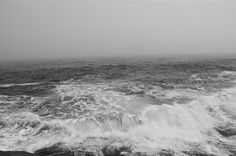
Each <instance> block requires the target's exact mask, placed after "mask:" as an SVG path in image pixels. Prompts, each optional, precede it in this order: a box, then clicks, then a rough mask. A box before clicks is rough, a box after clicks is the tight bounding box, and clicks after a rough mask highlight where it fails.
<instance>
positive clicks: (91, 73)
mask: <svg viewBox="0 0 236 156" xmlns="http://www.w3.org/2000/svg"><path fill="white" fill-rule="evenodd" d="M235 80H236V60H233V59H232V60H230V59H222V60H204V61H199V60H195V61H182V62H173V61H159V60H152V61H142V60H139V61H132V62H131V61H120V60H118V61H117V60H115V61H100V62H98V61H97V62H96V61H74V62H44V63H34V64H33V63H25V64H22V63H21V64H13V65H1V67H0V150H22V151H28V152H35V151H37V150H39V149H42V148H47V147H51V146H55V145H58V146H60V148H66V149H69V150H83V151H90V152H91V151H92V152H93V153H98V154H99V153H101V152H103V153H104V150H108V151H109V150H113V151H115V150H117V149H116V148H121V147H123V148H124V152H125V154H126V155H138V154H139V155H158V154H159V155H161V153H162V154H163V153H164V154H165V153H166V154H170V155H177V156H178V155H180V156H182V155H183V156H184V155H197V154H199V155H200V154H202V155H204V154H205V155H217V156H229V155H235V154H236V146H235V145H236V115H235V114H236V103H235V102H236V88H235ZM107 146H109V147H112V148H114V147H116V148H114V149H112V148H111V149H106V148H105V149H104V147H107ZM127 149H129V150H127ZM105 153H106V152H105Z"/></svg>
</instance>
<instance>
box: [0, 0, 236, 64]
mask: <svg viewBox="0 0 236 156" xmlns="http://www.w3.org/2000/svg"><path fill="white" fill-rule="evenodd" d="M235 38H236V3H235V1H233V0H231V1H230V0H205V1H204V0H189V1H183V0H182V1H181V0H172V1H171V0H168V1H163V0H162V1H160V0H151V1H144V0H127V1H124V0H123V1H122V0H120V1H119V0H110V1H108V0H107V1H104V0H103V1H102V0H88V1H81V0H73V1H63V0H60V1H56V0H54V1H53V0H43V1H39V0H31V1H30V0H17V1H14V0H8V1H6V0H0V61H6V60H16V59H18V60H20V59H36V58H38V59H44V58H49V59H50V58H76V57H78V58H81V57H91V56H92V57H103V56H104V57H110V56H111V57H113V56H121V57H123V56H142V55H147V56H148V55H151V56H157V57H163V56H176V55H179V56H180V55H190V56H191V55H203V54H204V55H212V56H216V55H233V54H236V39H235Z"/></svg>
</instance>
